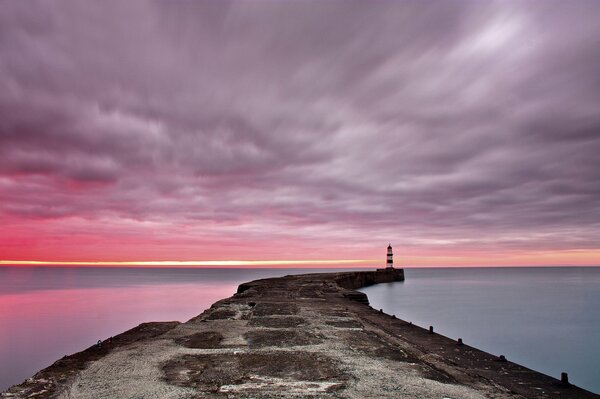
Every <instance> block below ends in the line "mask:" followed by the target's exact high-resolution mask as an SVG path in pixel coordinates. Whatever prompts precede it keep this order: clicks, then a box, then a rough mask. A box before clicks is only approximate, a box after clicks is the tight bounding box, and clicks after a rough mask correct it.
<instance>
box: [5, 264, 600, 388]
mask: <svg viewBox="0 0 600 399" xmlns="http://www.w3.org/2000/svg"><path fill="white" fill-rule="evenodd" d="M403 279H404V274H403V271H402V270H401V269H384V270H378V271H372V272H345V273H327V274H305V275H296V276H286V277H282V278H273V279H263V280H257V281H253V282H249V283H244V284H241V285H240V286H239V288H238V291H237V293H236V294H235V295H233V296H232V297H230V298H227V299H224V300H221V301H219V302H217V303H215V304H214V305H213V306H212V307H211V308H210V309H207V310H206V311H205V312H203V313H202V314H200V315H199V316H197V317H195V318H193V319H191V320H189V321H188V322H186V323H178V322H164V323H147V324H142V325H140V326H138V327H136V328H134V329H132V330H130V331H127V332H125V333H123V334H121V335H118V336H115V337H112V339H111V340H103V342H102V345H101V346H97V345H96V344H94V345H92V346H91V347H90V348H88V349H86V350H85V351H83V352H79V353H76V354H74V355H71V356H67V357H65V358H63V359H60V360H58V361H57V362H56V363H54V364H53V365H52V366H50V367H48V368H46V369H44V370H42V371H40V372H38V373H37V374H36V375H35V376H33V377H32V378H30V379H29V380H27V381H25V382H23V383H22V384H20V385H17V386H14V387H12V388H10V389H9V390H8V391H7V392H5V393H3V397H12V398H31V397H34V398H65V399H66V398H81V399H87V398H90V399H91V398H94V399H102V398H141V397H143V398H145V399H149V398H156V399H159V398H160V399H162V398H281V397H298V398H300V397H318V398H432V399H433V398H436V399H439V398H444V397H447V398H467V399H479V398H481V399H483V398H492V397H493V398H497V399H499V398H506V399H509V398H510V399H517V398H540V399H541V398H567V399H569V398H573V399H575V398H579V399H587V398H600V396H599V395H596V394H593V393H591V392H588V391H585V390H583V389H580V388H577V387H575V386H573V385H569V384H565V383H563V382H561V381H560V380H558V379H555V378H552V377H549V376H546V375H544V374H541V373H538V372H536V371H533V370H529V369H527V368H525V367H522V366H520V365H517V364H515V363H512V362H510V361H504V362H502V361H499V358H498V356H496V355H493V354H489V353H485V352H483V351H480V350H478V349H476V348H473V347H470V346H469V345H465V344H463V345H457V341H456V340H454V339H450V338H447V337H444V336H441V335H439V334H437V333H429V331H428V330H427V329H424V328H421V327H418V326H415V325H413V324H411V323H407V322H405V321H402V320H400V319H397V318H393V317H391V316H390V315H387V314H385V313H383V312H381V311H380V310H376V309H373V308H371V307H370V306H369V305H368V298H367V296H366V295H365V294H363V293H361V292H357V291H354V289H356V288H360V287H363V286H366V285H370V284H377V283H381V282H391V281H402V280H403ZM94 338H96V337H94ZM563 380H564V378H563Z"/></svg>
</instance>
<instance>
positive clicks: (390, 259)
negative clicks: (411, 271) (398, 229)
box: [387, 244, 394, 269]
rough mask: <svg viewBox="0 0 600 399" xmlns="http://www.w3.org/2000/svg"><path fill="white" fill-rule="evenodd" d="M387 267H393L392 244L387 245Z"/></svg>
mask: <svg viewBox="0 0 600 399" xmlns="http://www.w3.org/2000/svg"><path fill="white" fill-rule="evenodd" d="M387 267H388V268H392V269H393V268H394V254H393V253H392V244H390V245H388V251H387Z"/></svg>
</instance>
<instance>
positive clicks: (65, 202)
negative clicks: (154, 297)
mask: <svg viewBox="0 0 600 399" xmlns="http://www.w3.org/2000/svg"><path fill="white" fill-rule="evenodd" d="M598 71H600V2H598V1H577V0H576V1H568V2H565V1H562V0H561V1H553V0H550V1H543V2H541V1H527V0H524V1H489V2H482V1H452V2H450V1H416V0H415V1H382V0H374V1H345V0H344V1H335V0H332V1H317V0H315V1H309V0H298V1H261V0H255V1H254V0H253V1H189V2H188V1H175V2H168V1H158V2H153V1H127V2H123V1H101V2H80V1H39V2H22V1H17V0H7V1H5V2H3V4H2V7H1V8H0V226H1V228H0V260H4V261H10V260H13V261H15V260H20V261H28V260H41V261H56V262H64V261H71V262H78V261H92V262H94V261H101V262H113V261H157V260H167V261H210V260H259V261H260V260H364V261H365V262H364V263H368V262H374V264H377V262H381V264H382V265H383V264H384V262H385V251H386V247H387V244H388V243H391V244H392V245H393V246H394V251H395V260H396V263H397V264H399V265H404V266H457V265H463V266H473V265H600V156H599V154H600V73H598Z"/></svg>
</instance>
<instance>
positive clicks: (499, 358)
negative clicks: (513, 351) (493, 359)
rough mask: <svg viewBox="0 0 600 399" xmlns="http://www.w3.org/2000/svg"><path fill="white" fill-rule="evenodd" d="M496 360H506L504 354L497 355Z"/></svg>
mask: <svg viewBox="0 0 600 399" xmlns="http://www.w3.org/2000/svg"><path fill="white" fill-rule="evenodd" d="M498 360H500V361H501V362H505V361H506V356H504V355H500V356H499V357H498Z"/></svg>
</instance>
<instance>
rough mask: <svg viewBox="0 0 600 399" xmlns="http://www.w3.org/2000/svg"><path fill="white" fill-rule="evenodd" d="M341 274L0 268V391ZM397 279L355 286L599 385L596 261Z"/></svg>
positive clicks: (513, 355)
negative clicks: (227, 305) (164, 325)
mask: <svg viewBox="0 0 600 399" xmlns="http://www.w3.org/2000/svg"><path fill="white" fill-rule="evenodd" d="M341 270H343V269H314V268H313V269H190V268H188V269H186V268H93V267H86V268H73V267H64V268H61V267H0V391H2V390H4V389H6V388H8V387H9V386H10V385H13V384H16V383H20V382H22V381H23V380H24V379H25V378H27V377H30V376H31V375H33V374H34V373H35V372H36V371H38V370H40V369H42V368H44V367H47V366H49V365H50V364H52V363H53V362H54V361H55V360H57V359H59V358H60V357H62V356H63V355H66V354H71V353H74V352H78V351H81V350H83V349H85V348H87V347H89V346H91V345H93V344H94V343H95V342H96V341H97V340H98V339H106V338H107V337H110V336H113V335H116V334H119V333H121V332H123V331H125V330H127V329H129V328H132V327H135V326H136V325H138V324H140V323H143V322H148V321H168V320H178V321H186V320H188V319H190V318H192V317H194V316H196V315H198V314H200V313H201V312H202V311H203V310H204V309H206V308H208V307H210V305H211V304H212V303H214V302H216V301H217V300H219V299H222V298H226V297H229V296H231V295H232V294H233V293H234V292H235V290H236V288H237V286H238V285H239V284H240V283H242V282H246V281H250V280H254V279H258V278H265V277H275V276H283V275H286V274H297V273H313V272H327V271H341ZM353 270H357V269H353ZM406 276H407V279H406V281H405V282H403V283H390V284H380V285H376V286H372V287H367V288H365V289H363V290H362V291H364V292H365V293H367V294H368V296H369V300H370V301H371V305H372V306H373V307H375V308H377V309H379V308H383V309H384V310H385V311H386V312H387V313H390V314H396V315H397V316H398V317H400V318H402V319H405V320H408V321H412V322H413V323H415V324H418V325H421V326H424V327H428V326H429V325H433V326H434V327H435V330H436V332H439V333H441V334H444V335H447V336H449V337H452V338H457V337H462V338H463V340H464V341H465V343H466V344H469V345H473V346H476V347H478V348H481V349H484V350H486V351H488V352H491V353H495V354H504V355H505V356H507V357H508V359H509V360H512V361H515V362H518V363H521V364H523V365H525V366H527V367H530V368H533V369H535V370H539V371H542V372H545V373H547V374H550V375H553V376H559V375H560V372H561V371H567V372H568V373H569V378H570V380H571V381H572V382H573V383H575V384H577V385H579V386H581V387H584V388H586V389H589V390H592V391H595V392H600V268H524V269H515V268H504V269H491V268H490V269H485V268H477V269H473V268H470V269H407V270H406Z"/></svg>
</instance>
